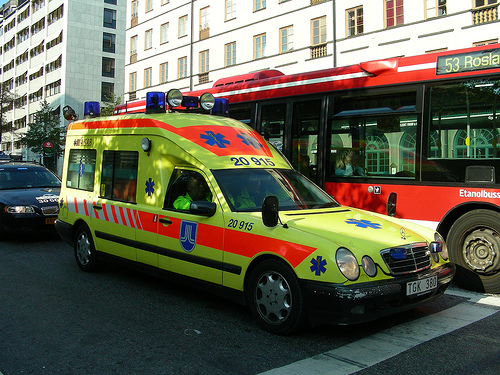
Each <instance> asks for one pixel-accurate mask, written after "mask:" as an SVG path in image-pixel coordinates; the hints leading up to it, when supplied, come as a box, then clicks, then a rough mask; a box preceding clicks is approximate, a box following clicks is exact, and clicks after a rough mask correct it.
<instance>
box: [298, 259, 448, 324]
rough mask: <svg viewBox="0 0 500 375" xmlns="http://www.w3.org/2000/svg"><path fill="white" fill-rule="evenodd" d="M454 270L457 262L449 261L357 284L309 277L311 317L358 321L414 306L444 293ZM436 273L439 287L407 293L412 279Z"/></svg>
mask: <svg viewBox="0 0 500 375" xmlns="http://www.w3.org/2000/svg"><path fill="white" fill-rule="evenodd" d="M454 274H455V266H454V265H453V264H451V263H448V264H445V265H443V266H440V267H437V268H434V269H430V270H426V271H424V272H420V273H418V274H412V275H406V276H403V277H397V278H394V279H392V280H383V281H378V282H368V283H360V284H356V285H343V284H329V283H322V282H316V281H305V287H306V290H307V295H308V296H307V297H308V299H307V301H308V307H309V308H308V312H309V318H310V320H311V321H312V322H313V324H315V323H316V324H337V325H343V324H356V323H363V322H368V321H371V320H375V319H378V318H380V317H383V316H387V315H392V314H395V313H398V312H401V311H405V310H410V309H413V308H415V307H417V306H419V305H421V304H422V303H424V302H427V301H432V300H434V299H436V298H438V297H440V296H442V295H443V293H444V292H445V290H446V288H447V287H448V285H449V283H450V282H451V280H452V279H453V275H454ZM434 276H436V277H437V286H436V287H435V288H433V289H432V290H428V291H425V292H423V293H416V294H412V295H407V285H409V284H408V283H412V282H415V281H418V280H421V279H425V278H432V277H434ZM410 285H411V284H410Z"/></svg>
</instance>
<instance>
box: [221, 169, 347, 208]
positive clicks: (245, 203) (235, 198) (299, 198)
mask: <svg viewBox="0 0 500 375" xmlns="http://www.w3.org/2000/svg"><path fill="white" fill-rule="evenodd" d="M213 173H214V175H215V178H216V179H217V182H218V184H219V186H220V188H221V190H222V192H223V194H224V196H225V198H226V201H227V202H228V204H229V206H230V208H231V210H232V211H249V212H250V211H260V210H261V209H262V201H263V200H264V198H265V197H266V196H268V195H275V196H276V197H278V199H279V208H280V210H283V211H288V210H297V209H311V208H321V207H337V206H339V204H338V203H337V202H336V201H335V200H334V199H333V198H332V197H331V196H329V195H328V194H327V193H325V192H324V191H323V190H322V189H320V188H319V187H317V186H316V185H315V184H313V183H312V182H311V181H310V180H308V179H307V178H306V177H304V176H303V175H301V174H300V173H298V172H297V171H294V170H287V169H244V170H234V169H224V170H216V171H213Z"/></svg>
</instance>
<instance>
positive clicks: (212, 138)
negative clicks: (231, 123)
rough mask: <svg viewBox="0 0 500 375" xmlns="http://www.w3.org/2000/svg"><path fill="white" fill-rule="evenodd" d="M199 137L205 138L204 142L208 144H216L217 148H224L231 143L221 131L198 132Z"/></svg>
mask: <svg viewBox="0 0 500 375" xmlns="http://www.w3.org/2000/svg"><path fill="white" fill-rule="evenodd" d="M200 138H201V139H205V140H206V141H205V143H206V144H207V145H209V146H217V147H219V148H226V147H227V146H228V145H230V144H231V142H229V141H228V140H227V139H224V138H226V136H225V135H222V134H221V133H217V134H215V133H214V132H213V131H206V132H205V134H200Z"/></svg>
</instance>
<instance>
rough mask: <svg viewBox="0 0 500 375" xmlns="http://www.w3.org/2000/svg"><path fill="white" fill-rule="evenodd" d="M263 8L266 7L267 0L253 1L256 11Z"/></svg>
mask: <svg viewBox="0 0 500 375" xmlns="http://www.w3.org/2000/svg"><path fill="white" fill-rule="evenodd" d="M261 9H266V0H254V2H253V10H254V12H256V11H258V10H261Z"/></svg>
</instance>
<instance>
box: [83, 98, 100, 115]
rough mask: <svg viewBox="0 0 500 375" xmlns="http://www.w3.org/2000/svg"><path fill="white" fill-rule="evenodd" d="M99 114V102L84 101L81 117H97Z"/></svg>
mask: <svg viewBox="0 0 500 375" xmlns="http://www.w3.org/2000/svg"><path fill="white" fill-rule="evenodd" d="M100 115H101V105H100V104H99V102H85V104H84V106H83V118H93V117H99V116H100Z"/></svg>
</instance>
